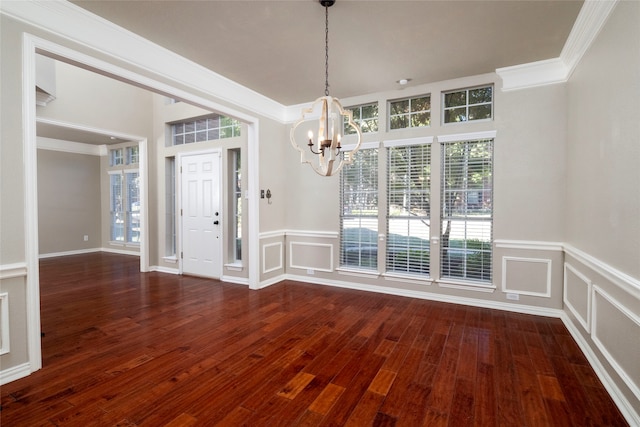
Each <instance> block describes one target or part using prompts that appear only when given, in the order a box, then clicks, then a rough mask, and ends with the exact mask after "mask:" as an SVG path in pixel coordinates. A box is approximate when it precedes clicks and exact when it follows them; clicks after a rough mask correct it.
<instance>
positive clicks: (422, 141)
mask: <svg viewBox="0 0 640 427" xmlns="http://www.w3.org/2000/svg"><path fill="white" fill-rule="evenodd" d="M384 147H385V150H386V171H385V180H386V183H385V185H386V188H387V197H386V206H385V210H386V212H385V215H386V216H385V227H386V233H387V234H386V245H385V246H386V248H385V274H386V275H397V274H401V275H405V274H406V275H412V276H418V277H420V278H431V249H432V248H431V233H432V226H431V222H432V215H431V204H432V202H431V167H432V164H433V137H426V138H412V139H405V140H392V141H385V142H384ZM424 148H428V151H427V157H428V160H427V162H426V163H424V162H423V163H420V167H425V165H426V167H427V168H428V170H429V172H428V174H427V175H428V176H427V177H426V179H427V181H428V183H427V185H426V187H423V188H422V190H418V191H412V189H411V187H410V186H409V187H403V189H402V190H401V191H392V189H391V186H392V184H393V182H392V173H391V172H392V170H391V168H392V167H393V166H395V164H394V160H393V159H394V157H393V151H394V150H398V151H399V150H404V151H408V152H409V153H410V154H412V153H411V152H412V151H413V150H414V149H421V150H424ZM410 159H411V160H412V159H413V157H411V158H410ZM408 166H409V170H410V171H411V172H412V173H413V168H415V167H416V166H418V165H416V164H415V163H413V162H410V163H408ZM425 191H426V193H425ZM420 193H422V194H426V197H427V198H428V202H427V204H428V207H427V209H426V215H425V214H423V215H411V209H409V210H408V214H407V215H394V214H392V212H391V199H392V197H393V195H394V194H395V195H398V194H402V195H403V199H405V200H406V199H407V198H408V199H409V203H410V199H411V196H412V195H417V194H420ZM392 220H393V221H394V222H399V221H405V220H406V229H407V235H406V236H401V237H405V239H406V242H405V243H406V244H405V245H403V246H404V247H406V249H407V255H406V259H405V265H404V266H403V262H402V261H401V260H400V261H399V262H395V259H394V260H393V262H392V260H391V254H390V249H391V248H392V243H393V242H392V234H391V228H392ZM425 221H427V223H426V224H425ZM420 223H422V225H420ZM413 225H417V227H419V228H424V226H426V227H427V230H426V235H425V234H422V233H420V236H421V237H419V236H417V235H416V233H411V231H410V230H411V229H412V226H413ZM394 227H395V225H394ZM416 238H417V239H420V240H422V241H426V248H427V249H426V252H428V259H427V261H426V262H423V261H422V259H421V258H423V256H424V255H419V256H418V257H417V258H416V257H415V255H414V256H413V257H412V255H411V254H412V252H414V253H415V252H416V251H417V252H418V253H419V252H420V251H424V250H425V246H424V244H423V243H422V244H421V245H415V243H417V242H415V239H416ZM396 247H397V246H396ZM412 258H413V260H412ZM402 267H404V268H402ZM416 270H419V271H416Z"/></svg>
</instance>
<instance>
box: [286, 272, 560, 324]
mask: <svg viewBox="0 0 640 427" xmlns="http://www.w3.org/2000/svg"><path fill="white" fill-rule="evenodd" d="M286 279H288V280H295V281H298V282H305V283H311V284H314V285H326V286H334V287H338V288H345V289H354V290H358V291H367V292H378V293H381V294H388V295H397V296H401V297H409V298H418V299H425V300H430V301H438V302H447V303H451V304H462V305H468V306H471V307H480V308H490V309H494V310H504V311H510V312H514V313H522V314H534V315H536V316H545V317H558V318H559V317H560V316H561V315H562V313H563V311H562V310H559V309H555V308H546V307H536V306H532V305H521V304H509V303H505V302H500V301H488V300H481V299H476V298H467V297H458V296H450V295H443V294H436V293H433V292H422V291H414V290H407V289H398V288H390V287H387V286H372V285H363V284H359V283H352V282H344V281H337V280H327V279H320V278H318V277H314V278H310V277H309V276H297V275H292V274H288V275H286Z"/></svg>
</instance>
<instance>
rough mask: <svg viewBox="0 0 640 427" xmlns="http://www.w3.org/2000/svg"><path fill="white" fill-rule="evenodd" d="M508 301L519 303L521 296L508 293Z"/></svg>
mask: <svg viewBox="0 0 640 427" xmlns="http://www.w3.org/2000/svg"><path fill="white" fill-rule="evenodd" d="M507 299H510V300H512V301H518V300H519V299H520V294H514V293H507Z"/></svg>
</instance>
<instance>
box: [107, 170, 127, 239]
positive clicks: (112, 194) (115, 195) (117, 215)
mask: <svg viewBox="0 0 640 427" xmlns="http://www.w3.org/2000/svg"><path fill="white" fill-rule="evenodd" d="M109 189H110V190H109V215H110V227H109V228H110V233H109V234H110V236H111V241H113V242H124V210H123V208H124V206H123V203H122V174H121V173H120V172H118V173H110V174H109Z"/></svg>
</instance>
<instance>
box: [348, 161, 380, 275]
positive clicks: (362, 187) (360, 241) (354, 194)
mask: <svg viewBox="0 0 640 427" xmlns="http://www.w3.org/2000/svg"><path fill="white" fill-rule="evenodd" d="M340 206H341V215H340V265H341V266H344V267H353V268H364V269H374V270H375V269H377V266H378V150H377V149H361V150H359V151H358V152H357V153H356V154H355V159H354V162H353V163H352V164H351V165H349V166H346V167H344V168H343V169H342V171H341V172H340Z"/></svg>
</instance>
